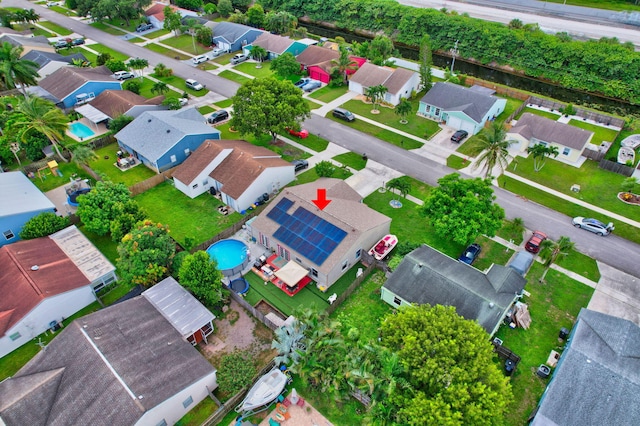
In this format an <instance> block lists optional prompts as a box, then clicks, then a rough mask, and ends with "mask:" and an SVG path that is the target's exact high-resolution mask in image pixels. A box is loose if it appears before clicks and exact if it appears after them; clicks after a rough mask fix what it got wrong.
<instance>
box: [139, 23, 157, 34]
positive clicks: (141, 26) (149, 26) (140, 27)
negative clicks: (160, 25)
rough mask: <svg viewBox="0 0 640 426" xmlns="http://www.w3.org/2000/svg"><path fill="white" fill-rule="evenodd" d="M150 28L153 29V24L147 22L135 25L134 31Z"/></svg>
mask: <svg viewBox="0 0 640 426" xmlns="http://www.w3.org/2000/svg"><path fill="white" fill-rule="evenodd" d="M152 29H153V24H149V23H146V24H140V25H138V26H137V27H136V32H137V33H141V32H144V31H148V30H152Z"/></svg>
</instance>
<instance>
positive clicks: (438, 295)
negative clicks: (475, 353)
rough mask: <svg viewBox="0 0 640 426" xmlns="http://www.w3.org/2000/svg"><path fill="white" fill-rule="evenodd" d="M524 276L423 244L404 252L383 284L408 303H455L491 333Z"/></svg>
mask: <svg viewBox="0 0 640 426" xmlns="http://www.w3.org/2000/svg"><path fill="white" fill-rule="evenodd" d="M525 284H526V280H525V279H524V278H523V277H522V276H520V275H518V274H517V273H516V272H515V271H513V270H512V269H510V268H507V267H504V266H502V265H492V266H491V268H490V269H489V271H488V272H487V273H486V274H485V273H483V272H482V271H479V270H477V269H475V268H473V267H471V266H469V265H466V264H464V263H462V262H458V261H457V260H455V259H453V258H451V257H449V256H447V255H445V254H443V253H440V252H439V251H437V250H435V249H434V248H431V247H429V246H426V245H422V246H420V247H418V248H417V249H415V250H414V251H412V252H411V253H409V254H408V255H407V256H405V258H404V260H403V261H402V262H401V263H400V265H398V267H397V268H396V270H395V271H394V272H393V274H391V276H390V277H389V279H388V280H387V282H386V283H385V284H384V288H386V289H387V290H389V291H391V292H392V293H394V294H395V295H397V296H399V297H400V298H402V299H404V300H406V301H407V302H409V303H417V304H420V305H423V304H429V305H432V306H433V305H444V306H455V308H456V312H457V313H458V315H461V316H463V317H464V318H466V319H470V320H477V321H478V323H479V324H480V325H481V326H482V327H483V328H484V329H485V330H487V332H488V333H492V332H493V331H494V329H495V327H496V325H497V324H499V323H500V321H502V319H503V317H504V314H505V311H506V310H507V309H508V308H509V307H510V306H511V303H512V302H513V300H514V297H515V295H516V293H520V292H521V291H522V289H523V288H524V285H525Z"/></svg>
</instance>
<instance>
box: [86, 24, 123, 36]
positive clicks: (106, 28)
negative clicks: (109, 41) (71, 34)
mask: <svg viewBox="0 0 640 426" xmlns="http://www.w3.org/2000/svg"><path fill="white" fill-rule="evenodd" d="M89 25H91V26H92V27H93V28H97V29H99V30H100V31H104V32H105V33H107V34H111V35H114V36H123V35H125V34H126V32H124V31H122V30H120V29H118V28H113V27H112V26H111V25H107V24H105V23H104V22H93V23H91V24H89Z"/></svg>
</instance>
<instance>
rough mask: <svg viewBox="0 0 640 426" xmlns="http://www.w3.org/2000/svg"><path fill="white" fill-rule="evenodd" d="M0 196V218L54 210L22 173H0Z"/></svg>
mask: <svg viewBox="0 0 640 426" xmlns="http://www.w3.org/2000/svg"><path fill="white" fill-rule="evenodd" d="M0 194H2V202H1V203H0V217H2V216H11V215H15V214H21V213H26V212H39V211H44V210H51V211H53V209H55V208H56V206H55V205H54V204H53V203H52V202H51V201H50V200H49V199H48V198H47V197H46V196H45V195H44V194H43V193H42V191H40V190H39V189H38V187H37V186H35V185H34V184H33V182H31V181H30V180H29V178H28V177H26V176H25V175H24V174H23V173H22V172H6V173H0Z"/></svg>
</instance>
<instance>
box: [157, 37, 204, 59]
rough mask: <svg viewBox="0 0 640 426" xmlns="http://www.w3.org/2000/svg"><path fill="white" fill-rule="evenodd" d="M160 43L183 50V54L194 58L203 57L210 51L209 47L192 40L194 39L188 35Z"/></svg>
mask: <svg viewBox="0 0 640 426" xmlns="http://www.w3.org/2000/svg"><path fill="white" fill-rule="evenodd" d="M160 43H162V44H164V45H166V46H171V47H173V48H176V49H178V50H182V51H183V52H187V53H189V54H191V55H194V56H195V55H202V54H203V53H206V52H208V51H209V50H210V49H209V48H208V47H206V46H204V45H202V44H200V43H198V41H197V40H195V38H193V39H192V37H191V36H190V35H188V34H182V35H179V36H178V37H169V38H167V39H164V40H162V41H160ZM194 44H195V50H194Z"/></svg>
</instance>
